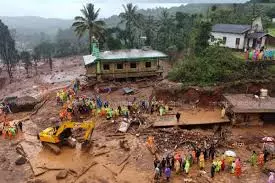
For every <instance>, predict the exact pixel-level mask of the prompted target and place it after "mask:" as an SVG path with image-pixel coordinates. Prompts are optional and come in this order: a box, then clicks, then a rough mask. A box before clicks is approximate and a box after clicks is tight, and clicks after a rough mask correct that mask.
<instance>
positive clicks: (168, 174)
mask: <svg viewBox="0 0 275 183" xmlns="http://www.w3.org/2000/svg"><path fill="white" fill-rule="evenodd" d="M164 173H165V177H166V181H167V182H169V180H170V177H171V169H170V167H169V166H166V168H165V171H164Z"/></svg>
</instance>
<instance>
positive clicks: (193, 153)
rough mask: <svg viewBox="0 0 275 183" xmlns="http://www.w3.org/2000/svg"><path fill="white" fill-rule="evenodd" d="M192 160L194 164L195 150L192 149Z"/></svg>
mask: <svg viewBox="0 0 275 183" xmlns="http://www.w3.org/2000/svg"><path fill="white" fill-rule="evenodd" d="M192 159H193V163H195V162H196V159H197V158H196V150H195V149H193V151H192Z"/></svg>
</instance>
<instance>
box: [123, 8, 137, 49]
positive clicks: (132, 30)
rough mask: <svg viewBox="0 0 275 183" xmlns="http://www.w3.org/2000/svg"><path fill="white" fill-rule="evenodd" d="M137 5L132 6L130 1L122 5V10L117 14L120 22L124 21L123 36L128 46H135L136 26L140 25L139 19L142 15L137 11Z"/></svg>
mask: <svg viewBox="0 0 275 183" xmlns="http://www.w3.org/2000/svg"><path fill="white" fill-rule="evenodd" d="M137 8H138V7H137V6H134V5H133V4H132V3H129V4H127V5H126V6H125V5H123V9H124V12H123V13H121V14H120V15H119V17H120V18H121V22H120V23H125V33H126V34H125V35H124V36H125V37H126V43H125V44H126V45H127V47H128V48H133V47H135V40H136V39H137V34H136V33H137V32H138V30H137V29H138V28H139V27H140V21H141V19H142V15H141V14H139V13H137Z"/></svg>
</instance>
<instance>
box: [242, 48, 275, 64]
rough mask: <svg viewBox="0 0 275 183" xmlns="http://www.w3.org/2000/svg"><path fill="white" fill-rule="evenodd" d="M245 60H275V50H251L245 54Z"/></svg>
mask: <svg viewBox="0 0 275 183" xmlns="http://www.w3.org/2000/svg"><path fill="white" fill-rule="evenodd" d="M245 60H253V61H260V60H275V50H267V49H266V50H265V49H264V48H261V49H251V50H248V51H246V52H245Z"/></svg>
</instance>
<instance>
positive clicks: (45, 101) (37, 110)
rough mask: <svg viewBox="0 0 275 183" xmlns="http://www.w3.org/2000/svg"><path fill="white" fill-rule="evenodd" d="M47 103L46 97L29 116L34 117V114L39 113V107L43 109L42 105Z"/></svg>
mask: <svg viewBox="0 0 275 183" xmlns="http://www.w3.org/2000/svg"><path fill="white" fill-rule="evenodd" d="M47 101H48V97H47V98H46V99H45V100H44V101H43V102H42V103H41V104H40V105H39V106H38V107H37V109H36V110H35V111H34V112H32V113H31V115H30V116H33V115H35V114H36V113H37V112H38V111H39V109H41V107H43V105H44V104H45V103H46V102H47Z"/></svg>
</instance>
